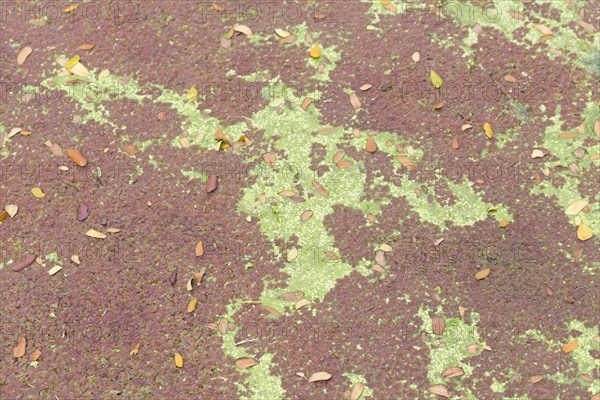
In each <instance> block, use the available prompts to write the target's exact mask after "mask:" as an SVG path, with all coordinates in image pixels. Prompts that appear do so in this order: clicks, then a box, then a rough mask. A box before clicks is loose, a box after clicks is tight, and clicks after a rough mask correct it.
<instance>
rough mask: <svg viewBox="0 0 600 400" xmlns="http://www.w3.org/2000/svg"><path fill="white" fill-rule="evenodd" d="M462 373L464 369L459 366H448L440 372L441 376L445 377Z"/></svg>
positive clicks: (448, 377)
mask: <svg viewBox="0 0 600 400" xmlns="http://www.w3.org/2000/svg"><path fill="white" fill-rule="evenodd" d="M463 374H464V371H463V369H462V368H460V367H455V366H452V367H448V368H446V369H445V370H444V372H442V376H443V377H444V378H446V379H450V378H455V377H457V376H461V375H463Z"/></svg>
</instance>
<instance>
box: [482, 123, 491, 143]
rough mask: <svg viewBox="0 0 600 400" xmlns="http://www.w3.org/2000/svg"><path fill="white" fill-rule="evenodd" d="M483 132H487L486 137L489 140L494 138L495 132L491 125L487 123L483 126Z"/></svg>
mask: <svg viewBox="0 0 600 400" xmlns="http://www.w3.org/2000/svg"><path fill="white" fill-rule="evenodd" d="M483 131H484V132H485V135H486V136H487V137H488V139H491V138H493V137H494V131H493V129H492V126H491V125H490V124H489V123H487V122H486V123H485V124H483Z"/></svg>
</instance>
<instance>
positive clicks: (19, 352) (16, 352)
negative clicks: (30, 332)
mask: <svg viewBox="0 0 600 400" xmlns="http://www.w3.org/2000/svg"><path fill="white" fill-rule="evenodd" d="M26 348H27V339H25V338H24V337H22V338H21V339H19V343H18V344H17V347H15V348H14V349H13V356H14V357H15V358H20V357H23V356H24V355H25V349H26Z"/></svg>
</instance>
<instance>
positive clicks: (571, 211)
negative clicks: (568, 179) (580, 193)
mask: <svg viewBox="0 0 600 400" xmlns="http://www.w3.org/2000/svg"><path fill="white" fill-rule="evenodd" d="M587 205H588V202H587V200H575V201H574V202H573V203H571V205H570V206H569V207H567V209H566V210H565V214H567V215H577V214H579V213H580V212H581V210H583V209H584V208H585V207H586V206H587Z"/></svg>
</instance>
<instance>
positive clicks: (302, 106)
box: [300, 97, 313, 111]
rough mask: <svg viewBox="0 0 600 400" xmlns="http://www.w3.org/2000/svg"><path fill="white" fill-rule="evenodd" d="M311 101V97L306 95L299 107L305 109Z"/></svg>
mask: <svg viewBox="0 0 600 400" xmlns="http://www.w3.org/2000/svg"><path fill="white" fill-rule="evenodd" d="M312 102H313V98H312V97H306V98H305V99H304V101H303V102H302V104H301V105H300V108H301V109H303V110H304V111H306V109H307V108H308V106H310V104H311V103H312Z"/></svg>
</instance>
